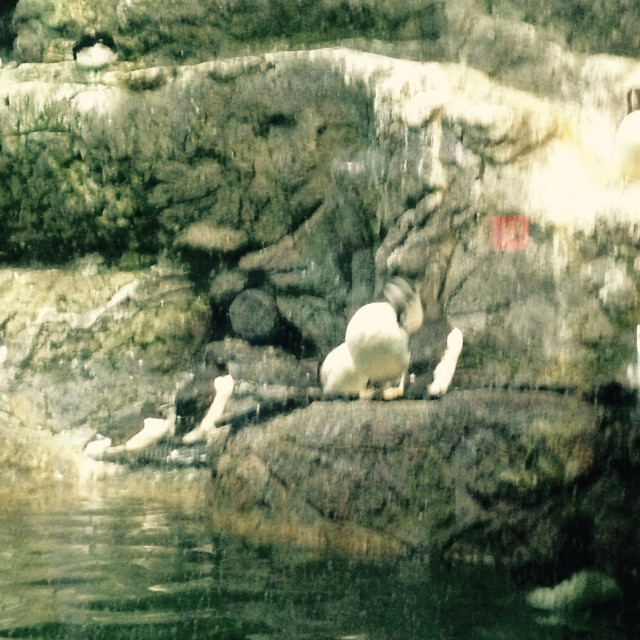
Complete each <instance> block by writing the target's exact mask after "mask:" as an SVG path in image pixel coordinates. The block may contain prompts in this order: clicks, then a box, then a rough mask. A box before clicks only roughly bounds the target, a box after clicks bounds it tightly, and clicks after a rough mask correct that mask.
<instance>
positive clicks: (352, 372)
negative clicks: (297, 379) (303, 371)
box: [320, 342, 367, 396]
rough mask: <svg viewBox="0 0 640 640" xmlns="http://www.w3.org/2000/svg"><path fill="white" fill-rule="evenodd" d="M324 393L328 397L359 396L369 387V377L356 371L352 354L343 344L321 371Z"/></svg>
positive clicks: (326, 359)
mask: <svg viewBox="0 0 640 640" xmlns="http://www.w3.org/2000/svg"><path fill="white" fill-rule="evenodd" d="M320 382H321V384H322V391H323V393H325V394H327V395H331V394H342V395H353V396H357V395H358V394H359V393H360V391H362V390H363V389H365V388H366V386H367V377H366V376H365V375H363V374H362V373H360V372H359V371H357V370H356V367H355V364H354V362H353V358H352V357H351V352H350V351H349V348H348V347H347V345H346V344H345V343H344V342H343V343H342V344H341V345H339V346H338V347H336V348H335V349H334V350H333V351H331V352H330V353H329V355H328V356H327V357H326V358H325V360H324V362H323V363H322V367H321V369H320Z"/></svg>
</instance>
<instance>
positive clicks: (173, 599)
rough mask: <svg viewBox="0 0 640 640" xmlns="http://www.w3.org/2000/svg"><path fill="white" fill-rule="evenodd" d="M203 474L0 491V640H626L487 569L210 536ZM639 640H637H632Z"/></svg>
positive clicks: (604, 622) (624, 629) (613, 612)
mask: <svg viewBox="0 0 640 640" xmlns="http://www.w3.org/2000/svg"><path fill="white" fill-rule="evenodd" d="M206 483H207V472H206V471H204V470H202V471H179V472H169V473H167V472H163V473H160V472H156V471H146V470H145V471H140V472H135V473H131V474H128V475H127V476H126V477H123V478H111V479H109V480H107V481H104V482H100V483H94V484H92V485H90V486H88V487H85V488H83V489H82V490H72V489H69V488H68V487H64V486H56V485H55V484H54V485H53V486H52V485H46V486H43V484H36V485H33V484H25V483H17V482H13V483H3V486H2V487H1V488H0V509H1V516H2V519H1V527H0V638H29V639H32V638H33V639H36V638H42V639H53V638H56V639H57V638H60V639H63V638H64V639H66V638H82V639H83V640H85V639H86V640H90V639H98V638H100V639H103V638H104V639H115V638H123V639H125V638H126V639H128V640H130V639H145V640H146V639H149V640H152V639H153V640H163V639H165V638H167V639H168V638H172V639H190V640H200V639H204V638H211V639H221V640H222V639H224V640H234V639H235V640H241V639H247V640H267V639H272V640H276V639H278V640H279V639H283V640H284V639H290V638H300V639H306V638H308V639H312V638H313V639H315V638H317V639H320V640H322V639H343V640H347V639H353V640H364V639H367V640H374V639H383V638H384V639H386V638H397V639H399V640H400V639H402V640H409V639H412V638H416V639H434V640H435V639H445V638H446V639H448V638H451V639H458V638H459V639H465V640H469V639H493V640H496V639H498V640H499V639H503V638H504V639H511V638H512V639H514V640H542V639H555V638H558V639H560V638H563V639H566V638H574V637H575V638H594V639H595V638H598V639H603V638H611V639H614V640H616V639H618V638H620V639H622V638H627V637H633V635H630V634H632V633H633V632H634V631H636V632H637V631H638V630H639V629H638V628H637V627H635V629H632V628H631V626H630V624H629V621H628V619H626V618H625V617H624V614H623V611H622V609H620V610H618V609H609V610H607V611H603V612H599V613H597V614H590V615H588V616H586V615H578V616H571V617H558V616H551V615H548V614H541V613H539V612H535V611H532V610H531V609H529V608H528V607H527V606H526V605H525V603H524V594H523V593H522V591H520V590H518V589H517V588H516V587H515V586H514V585H513V583H511V581H510V580H509V578H508V577H507V576H506V575H504V574H503V573H502V572H500V571H499V570H497V569H496V568H492V567H474V566H460V567H456V568H454V569H444V568H441V567H436V566H434V565H433V564H431V563H429V562H428V561H427V560H425V559H424V558H413V559H407V558H396V559H380V558H377V559H374V558H353V557H350V558H349V557H345V556H340V555H332V554H328V553H318V552H310V551H304V550H301V549H297V548H292V547H286V546H281V545H276V544H265V543H257V542H255V543H252V542H250V541H247V540H245V539H241V538H238V537H233V536H228V535H223V534H220V533H214V532H213V531H212V529H211V527H210V521H209V518H208V517H207V515H206V513H205V511H204V508H203V505H204V504H205V491H206ZM636 637H640V636H636Z"/></svg>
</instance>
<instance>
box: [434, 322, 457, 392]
mask: <svg viewBox="0 0 640 640" xmlns="http://www.w3.org/2000/svg"><path fill="white" fill-rule="evenodd" d="M462 342H463V340H462V331H460V329H458V327H454V328H453V330H452V331H451V333H450V334H449V335H448V336H447V348H446V350H445V352H444V355H443V356H442V359H441V360H440V362H439V363H438V366H437V367H436V368H435V370H434V372H433V382H432V383H431V384H430V385H429V395H430V396H434V397H438V398H439V397H441V396H443V395H444V394H445V393H446V392H447V391H448V389H449V386H450V385H451V381H452V380H453V374H454V373H455V372H456V365H457V364H458V357H459V356H460V352H461V351H462Z"/></svg>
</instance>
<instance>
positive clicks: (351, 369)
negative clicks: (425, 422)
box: [320, 278, 424, 400]
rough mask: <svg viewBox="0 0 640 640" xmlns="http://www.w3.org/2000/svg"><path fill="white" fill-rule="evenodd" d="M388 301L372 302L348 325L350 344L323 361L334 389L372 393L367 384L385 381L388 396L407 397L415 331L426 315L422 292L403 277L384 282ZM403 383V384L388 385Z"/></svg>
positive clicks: (326, 387)
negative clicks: (412, 335)
mask: <svg viewBox="0 0 640 640" xmlns="http://www.w3.org/2000/svg"><path fill="white" fill-rule="evenodd" d="M384 296H385V298H386V299H387V301H386V302H372V303H371V304H366V305H364V306H363V307H361V308H360V309H358V311H356V313H355V314H354V316H353V317H352V318H351V320H350V322H349V324H348V325H347V331H346V334H345V342H344V345H340V346H339V347H337V348H336V349H334V350H333V351H332V352H331V353H329V355H328V356H327V358H326V359H325V361H324V362H323V364H322V367H321V369H320V380H321V382H322V388H323V393H325V394H328V395H356V394H357V395H359V396H360V397H361V398H370V397H371V392H370V390H368V389H367V384H371V385H383V387H384V388H383V397H384V398H385V399H386V400H392V399H394V398H398V397H401V396H402V395H403V394H404V384H405V380H406V376H407V372H408V369H409V362H410V360H411V354H410V352H409V335H410V334H411V333H415V332H416V331H418V330H419V329H420V327H421V326H422V322H423V320H424V315H423V310H422V301H421V300H420V296H419V294H418V293H417V292H416V291H415V290H414V289H413V288H412V287H411V286H410V285H409V284H408V283H407V282H406V281H405V280H403V279H402V278H394V279H393V280H391V281H390V282H389V283H388V284H387V285H386V286H385V288H384ZM391 383H397V384H398V386H395V387H394V386H384V385H389V384H391Z"/></svg>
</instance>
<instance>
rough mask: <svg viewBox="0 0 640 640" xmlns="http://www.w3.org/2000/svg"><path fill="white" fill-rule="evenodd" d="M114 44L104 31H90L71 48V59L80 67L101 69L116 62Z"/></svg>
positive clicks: (116, 55)
mask: <svg viewBox="0 0 640 640" xmlns="http://www.w3.org/2000/svg"><path fill="white" fill-rule="evenodd" d="M117 57H118V54H117V52H116V43H115V42H114V40H113V38H112V37H111V36H110V35H109V34H108V33H105V32H104V31H99V32H97V33H96V32H95V31H90V32H88V33H86V34H85V35H83V36H82V37H81V38H80V40H78V42H76V44H75V46H74V47H73V59H74V60H75V61H76V63H77V64H78V65H79V66H81V67H86V68H87V69H101V68H102V67H106V66H107V65H108V64H111V63H113V62H115V61H116V59H117Z"/></svg>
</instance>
